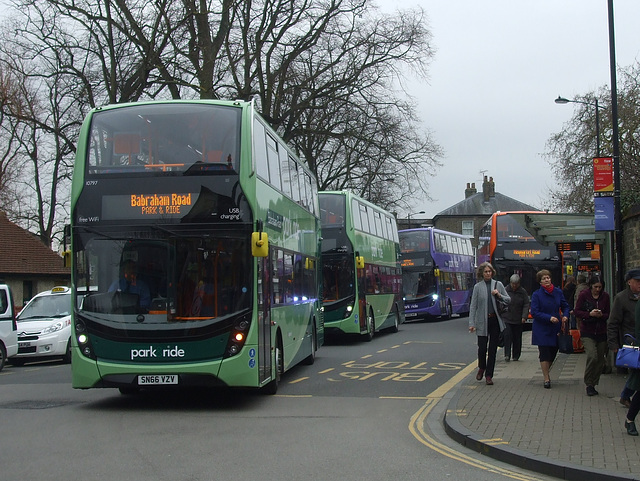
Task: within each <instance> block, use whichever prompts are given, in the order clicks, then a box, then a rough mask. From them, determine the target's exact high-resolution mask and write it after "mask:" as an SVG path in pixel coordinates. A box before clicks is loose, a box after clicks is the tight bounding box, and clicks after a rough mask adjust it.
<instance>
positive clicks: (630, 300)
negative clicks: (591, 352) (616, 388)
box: [607, 269, 640, 407]
mask: <svg viewBox="0 0 640 481" xmlns="http://www.w3.org/2000/svg"><path fill="white" fill-rule="evenodd" d="M625 281H626V282H627V288H626V289H625V290H624V291H621V292H619V293H618V294H616V297H614V298H613V305H612V306H611V314H610V315H609V321H608V322H607V342H608V344H609V350H610V351H611V352H613V355H614V357H615V355H616V354H617V352H618V349H619V348H620V347H622V345H623V344H629V342H630V341H631V339H629V338H627V339H626V340H625V339H624V338H625V336H626V335H627V334H630V335H632V336H633V335H634V333H635V326H636V321H635V311H636V303H637V302H638V296H639V295H640V269H631V270H630V271H629V272H627V275H626V276H625ZM632 395H633V390H630V389H629V388H627V386H625V387H624V389H623V390H622V393H620V403H621V404H624V405H625V406H627V407H628V406H629V404H630V399H631V396H632Z"/></svg>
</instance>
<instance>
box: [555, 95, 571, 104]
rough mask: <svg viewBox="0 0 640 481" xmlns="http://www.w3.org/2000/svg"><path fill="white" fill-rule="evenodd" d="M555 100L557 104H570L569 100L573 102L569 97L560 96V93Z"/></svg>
mask: <svg viewBox="0 0 640 481" xmlns="http://www.w3.org/2000/svg"><path fill="white" fill-rule="evenodd" d="M555 102H556V103H557V104H568V103H569V102H571V100H569V99H565V98H564V97H560V96H559V95H558V98H557V99H556V100H555Z"/></svg>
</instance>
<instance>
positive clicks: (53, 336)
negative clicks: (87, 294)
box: [9, 287, 72, 366]
mask: <svg viewBox="0 0 640 481" xmlns="http://www.w3.org/2000/svg"><path fill="white" fill-rule="evenodd" d="M71 307H72V303H71V289H70V288H68V287H54V288H53V289H51V290H50V291H44V292H41V293H40V294H37V295H36V296H34V297H33V299H31V300H30V301H29V302H27V304H26V305H25V306H24V308H23V309H22V310H21V311H20V314H18V317H17V318H16V322H17V325H18V332H19V335H18V354H17V355H16V356H15V357H13V358H11V359H9V363H11V364H13V365H14V366H22V365H23V364H24V363H25V361H28V360H32V358H43V357H44V358H47V357H59V358H62V359H63V360H64V362H71Z"/></svg>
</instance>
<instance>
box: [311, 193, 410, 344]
mask: <svg viewBox="0 0 640 481" xmlns="http://www.w3.org/2000/svg"><path fill="white" fill-rule="evenodd" d="M319 199H320V212H321V215H320V217H321V223H322V287H323V293H322V296H323V307H324V318H325V328H326V330H327V332H330V331H332V330H333V331H337V332H340V333H343V334H360V335H362V337H363V338H364V339H365V340H367V341H370V340H371V339H373V336H374V333H375V332H376V331H380V330H384V329H388V330H390V331H393V332H397V331H398V326H399V325H400V324H402V323H403V322H404V319H405V315H404V302H403V299H402V270H401V265H400V244H399V241H398V227H397V224H396V221H395V218H394V217H393V215H392V214H390V213H389V212H386V211H385V210H383V209H381V208H380V207H378V206H376V205H374V204H372V203H370V202H367V201H366V200H364V199H362V198H360V197H358V196H357V195H355V194H353V193H351V192H348V191H336V192H320V193H319Z"/></svg>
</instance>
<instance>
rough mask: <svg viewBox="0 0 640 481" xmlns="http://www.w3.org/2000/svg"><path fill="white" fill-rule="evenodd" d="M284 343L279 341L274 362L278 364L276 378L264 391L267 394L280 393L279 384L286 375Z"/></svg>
mask: <svg viewBox="0 0 640 481" xmlns="http://www.w3.org/2000/svg"><path fill="white" fill-rule="evenodd" d="M282 354H283V353H282V342H281V341H280V339H278V342H277V344H276V349H275V352H274V358H275V359H274V362H275V364H276V372H275V375H274V378H273V379H272V380H271V382H269V384H267V385H266V386H265V387H264V388H263V389H264V393H265V394H272V395H273V394H276V393H277V392H278V384H280V379H281V378H282V374H283V373H284V356H283V355H282Z"/></svg>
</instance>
